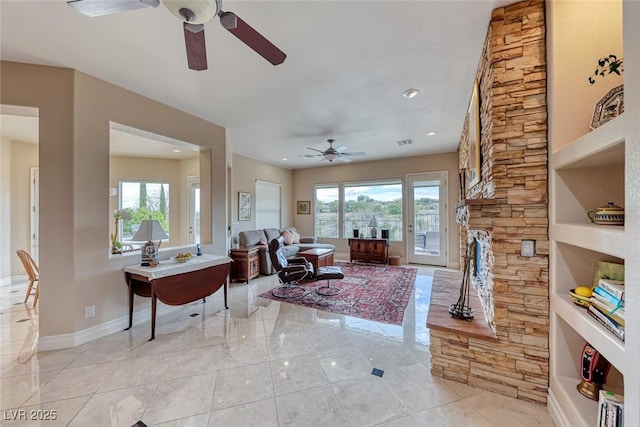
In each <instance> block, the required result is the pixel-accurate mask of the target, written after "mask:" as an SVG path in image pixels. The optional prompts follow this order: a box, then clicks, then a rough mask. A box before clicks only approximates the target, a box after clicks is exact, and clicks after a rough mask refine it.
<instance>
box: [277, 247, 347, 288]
mask: <svg viewBox="0 0 640 427" xmlns="http://www.w3.org/2000/svg"><path fill="white" fill-rule="evenodd" d="M283 243H284V239H283V237H282V236H279V237H277V238H275V239H273V240H271V242H269V255H270V256H271V263H272V264H273V266H274V268H275V269H276V271H277V272H278V278H279V279H280V282H281V283H282V286H278V287H276V288H274V289H273V290H272V291H271V294H272V295H273V296H275V297H278V298H286V297H288V296H289V292H290V291H292V290H293V289H298V290H302V291H303V292H305V293H306V292H307V290H306V289H305V288H303V287H302V286H300V282H301V281H303V280H326V281H327V284H326V285H325V286H321V287H320V288H318V289H316V293H317V294H318V295H324V296H332V295H336V294H338V293H340V288H337V287H334V286H331V282H330V280H331V279H338V280H340V279H344V273H343V272H342V269H341V268H340V267H336V266H325V267H320V268H318V271H314V268H313V264H312V263H310V262H309V261H307V260H306V259H305V258H302V257H293V258H287V257H286V256H285V255H284V253H283V252H282V245H283Z"/></svg>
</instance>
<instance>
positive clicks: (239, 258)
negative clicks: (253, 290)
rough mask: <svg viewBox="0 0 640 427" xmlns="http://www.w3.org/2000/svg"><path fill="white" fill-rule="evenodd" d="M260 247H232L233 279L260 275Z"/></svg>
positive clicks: (244, 278)
mask: <svg viewBox="0 0 640 427" xmlns="http://www.w3.org/2000/svg"><path fill="white" fill-rule="evenodd" d="M258 251H259V248H257V247H253V248H240V249H231V255H230V256H231V259H233V264H232V268H231V280H240V281H246V282H247V283H249V280H251V279H253V278H254V277H258V276H259V275H260V257H259V256H258Z"/></svg>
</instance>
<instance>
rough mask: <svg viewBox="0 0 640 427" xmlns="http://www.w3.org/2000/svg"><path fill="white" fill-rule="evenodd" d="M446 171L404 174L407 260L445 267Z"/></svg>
mask: <svg viewBox="0 0 640 427" xmlns="http://www.w3.org/2000/svg"><path fill="white" fill-rule="evenodd" d="M446 200H447V172H446V171H444V172H431V173H422V174H410V175H407V235H406V241H407V260H408V261H409V262H410V263H413V264H429V265H443V266H444V265H447V242H448V240H449V239H448V237H447V205H446Z"/></svg>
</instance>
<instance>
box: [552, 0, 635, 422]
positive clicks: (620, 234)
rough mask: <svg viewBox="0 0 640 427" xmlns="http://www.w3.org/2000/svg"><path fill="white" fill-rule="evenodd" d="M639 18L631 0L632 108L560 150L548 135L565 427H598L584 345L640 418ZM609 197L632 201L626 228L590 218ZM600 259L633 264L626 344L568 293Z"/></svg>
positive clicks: (557, 394) (556, 412) (555, 381)
mask: <svg viewBox="0 0 640 427" xmlns="http://www.w3.org/2000/svg"><path fill="white" fill-rule="evenodd" d="M638 19H640V4H636V2H634V1H630V0H624V1H623V20H624V30H623V34H624V40H623V45H624V56H625V58H624V59H625V82H624V85H625V113H624V114H622V115H620V116H618V117H616V118H614V119H613V120H611V121H609V122H607V123H605V124H604V125H602V126H600V127H598V128H597V129H595V130H592V131H590V132H589V133H587V134H586V135H584V136H581V137H579V138H577V139H575V140H574V141H571V142H570V143H568V144H564V145H563V143H564V142H563V141H560V142H561V144H559V145H562V147H561V148H560V149H557V150H553V141H550V142H551V150H550V152H551V154H550V168H549V194H550V201H549V243H550V247H549V259H550V266H549V274H550V276H549V283H550V289H549V297H550V322H551V324H550V336H549V339H550V343H549V347H550V375H549V408H550V409H549V410H550V413H551V415H552V417H553V418H554V421H555V422H556V424H558V425H567V426H572V427H576V426H596V422H597V412H598V403H597V402H596V401H593V400H590V399H588V398H586V397H585V396H583V395H581V394H580V393H579V392H578V391H577V389H576V386H577V384H578V383H579V382H580V380H581V377H580V370H579V356H580V354H581V350H582V347H583V346H584V343H585V342H589V343H590V344H591V345H592V346H594V347H595V348H596V349H597V350H598V352H600V354H601V355H603V356H604V357H605V358H606V359H607V360H608V361H609V362H610V363H611V365H612V369H611V371H610V373H609V376H608V379H607V383H606V384H605V389H609V390H613V391H616V392H618V393H621V394H623V395H624V396H625V409H624V422H625V425H626V426H638V425H640V405H639V403H640V369H639V368H638V360H640V305H639V302H640V283H638V282H639V281H640V261H639V260H640V244H639V243H638V238H639V235H640V232H639V228H640V126H639V125H638V119H637V117H638V114H639V112H640V103H639V101H638V94H640V82H638V81H637V79H638V77H637V76H638V74H637V70H638V67H640V54H639V53H638V48H640V30H638V29H636V28H635V27H636V24H635V23H636V22H637V21H638ZM585 25H586V24H585ZM618 25H619V24H618ZM587 26H588V25H587ZM550 72H553V69H551V70H550ZM559 81H560V80H559ZM558 84H559V83H558ZM551 91H553V87H552V89H551ZM608 202H614V203H616V204H617V205H619V206H622V207H624V208H625V225H623V226H607V225H597V224H592V223H591V222H590V220H589V218H588V217H587V215H586V212H587V211H588V210H590V209H595V208H598V207H600V206H603V205H606V204H607V203H608ZM598 261H610V262H616V263H620V264H624V265H625V288H626V297H625V300H626V306H627V310H626V321H625V324H626V328H625V341H624V342H623V341H622V340H620V339H618V338H617V337H615V336H614V335H613V334H612V333H610V332H609V331H608V330H606V329H605V328H604V327H603V326H601V325H600V324H599V323H598V322H597V321H595V320H594V319H593V318H592V317H591V316H589V315H588V314H587V311H586V309H585V308H583V307H580V306H578V305H576V304H574V303H573V302H572V300H571V297H570V296H569V290H570V289H573V288H575V287H577V286H589V287H591V286H592V285H593V275H594V271H595V265H596V263H597V262H598Z"/></svg>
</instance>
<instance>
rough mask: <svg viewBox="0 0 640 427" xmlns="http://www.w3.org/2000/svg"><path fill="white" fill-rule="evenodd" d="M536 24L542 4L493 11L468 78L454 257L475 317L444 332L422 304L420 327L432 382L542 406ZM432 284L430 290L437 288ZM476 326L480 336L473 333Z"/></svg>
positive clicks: (542, 200) (541, 147)
mask: <svg viewBox="0 0 640 427" xmlns="http://www.w3.org/2000/svg"><path fill="white" fill-rule="evenodd" d="M544 19H545V13H544V2H543V1H542V0H540V1H524V2H520V3H516V4H512V5H509V6H506V7H503V8H498V9H495V10H494V11H493V14H492V17H491V22H490V25H489V29H488V32H487V38H486V40H485V44H484V50H483V53H482V57H481V60H480V64H479V66H478V71H477V74H476V79H477V81H478V82H479V94H480V120H479V122H480V127H481V132H480V151H481V158H482V162H481V173H480V180H479V182H478V183H476V184H474V185H473V186H470V187H469V188H464V187H465V186H464V185H461V190H462V194H461V201H460V202H459V203H458V205H457V206H456V217H457V222H458V224H459V225H460V258H461V260H463V254H465V253H466V247H467V244H472V245H473V246H474V248H477V251H476V254H475V256H473V258H472V261H471V264H472V267H471V270H470V271H471V274H470V279H471V284H472V287H473V289H474V290H475V294H476V295H477V296H476V295H473V296H472V298H477V299H479V305H478V307H479V308H480V311H482V313H481V316H476V318H475V319H474V320H473V321H472V322H464V321H459V322H463V323H456V324H455V325H454V327H450V325H448V326H443V325H440V324H438V323H437V322H434V321H432V318H431V310H432V309H431V307H430V313H429V320H428V326H429V328H430V333H431V371H432V374H433V375H436V376H441V377H444V378H448V379H453V380H456V381H460V382H464V383H467V384H469V385H472V386H477V387H481V388H484V389H487V390H491V391H494V392H498V393H502V394H504V395H507V396H511V397H516V398H519V399H523V400H528V401H533V402H538V403H541V404H546V399H547V387H548V381H549V378H548V375H549V363H548V359H549V350H548V348H549V345H548V334H549V296H548V292H549V290H548V276H549V262H548V247H549V244H548V230H547V228H548V213H547V135H546V130H547V110H546V62H545V61H546V60H545V20H544ZM467 126H469V120H466V121H465V126H464V129H463V132H462V136H461V140H460V145H459V159H460V168H461V169H462V170H466V169H467V167H468V162H469V154H468V153H469V138H468V137H467V135H468V131H467ZM462 176H464V174H462ZM467 176H468V175H467ZM522 240H535V242H536V243H535V244H536V251H537V253H536V254H534V256H533V257H523V256H521V254H520V247H521V244H522ZM461 265H463V262H461ZM437 280H438V276H435V275H434V292H435V291H436V289H444V287H442V285H441V284H438V283H436V282H437ZM448 280H449V282H450V283H449V286H450V285H451V284H453V283H454V282H455V280H454V279H452V278H451V277H449V278H448ZM458 286H459V283H458ZM472 293H473V292H472ZM435 300H436V301H437V300H438V298H436V299H435ZM434 312H435V310H434ZM456 320H457V319H456ZM464 323H468V325H465V324H464ZM479 323H483V324H484V325H486V326H488V328H490V330H489V333H487V332H483V333H478V330H479V329H480V328H481V327H482V326H483V325H481V324H479ZM465 327H466V328H467V329H468V330H465Z"/></svg>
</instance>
